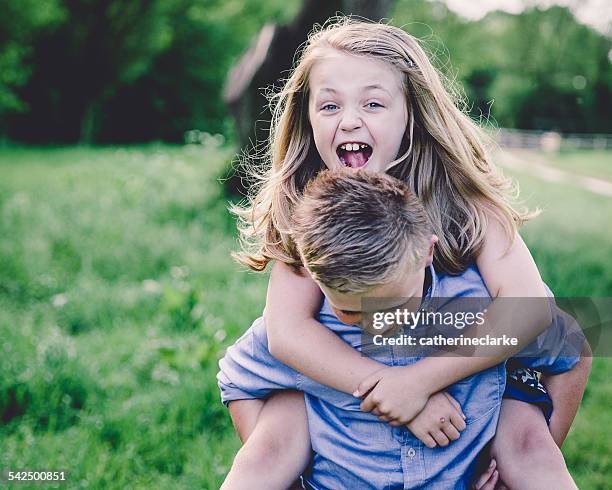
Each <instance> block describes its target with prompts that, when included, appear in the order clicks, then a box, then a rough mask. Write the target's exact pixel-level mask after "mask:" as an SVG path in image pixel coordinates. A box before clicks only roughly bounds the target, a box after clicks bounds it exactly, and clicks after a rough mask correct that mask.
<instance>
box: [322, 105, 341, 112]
mask: <svg viewBox="0 0 612 490" xmlns="http://www.w3.org/2000/svg"><path fill="white" fill-rule="evenodd" d="M337 108H338V106H337V105H336V104H325V105H324V106H323V107H322V109H323V110H324V111H334V110H336V109H337Z"/></svg>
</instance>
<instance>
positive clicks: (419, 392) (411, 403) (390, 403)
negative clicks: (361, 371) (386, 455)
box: [353, 366, 431, 426]
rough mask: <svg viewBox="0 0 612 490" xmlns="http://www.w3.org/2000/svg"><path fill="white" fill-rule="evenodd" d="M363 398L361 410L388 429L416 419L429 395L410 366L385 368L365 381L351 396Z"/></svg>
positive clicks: (426, 388)
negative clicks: (371, 415) (390, 426)
mask: <svg viewBox="0 0 612 490" xmlns="http://www.w3.org/2000/svg"><path fill="white" fill-rule="evenodd" d="M353 396H356V397H358V398H363V397H365V398H364V400H363V401H362V402H361V410H363V411H364V412H372V413H373V414H374V415H377V416H378V417H379V418H380V419H381V420H382V421H384V422H391V425H394V426H399V425H406V424H407V423H408V422H410V421H411V420H412V419H413V418H414V417H416V416H417V415H418V414H419V413H420V412H421V410H423V407H425V404H426V403H427V400H429V397H430V396H431V393H430V391H429V389H428V387H427V384H426V383H424V382H423V380H422V379H421V377H420V376H417V371H416V370H415V368H414V367H413V366H401V367H397V366H395V367H387V368H384V369H381V370H379V371H376V372H375V373H373V374H371V375H370V376H368V377H367V378H365V379H364V380H363V381H362V382H361V383H359V387H358V388H357V390H356V391H355V392H354V393H353Z"/></svg>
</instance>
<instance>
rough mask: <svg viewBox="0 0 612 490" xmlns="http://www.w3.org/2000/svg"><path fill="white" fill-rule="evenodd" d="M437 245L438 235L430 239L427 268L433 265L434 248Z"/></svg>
mask: <svg viewBox="0 0 612 490" xmlns="http://www.w3.org/2000/svg"><path fill="white" fill-rule="evenodd" d="M436 243H438V237H437V236H436V235H431V237H430V238H429V251H428V253H427V267H429V266H430V265H431V264H432V263H433V255H434V248H435V246H436Z"/></svg>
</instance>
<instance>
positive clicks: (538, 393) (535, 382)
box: [503, 364, 553, 424]
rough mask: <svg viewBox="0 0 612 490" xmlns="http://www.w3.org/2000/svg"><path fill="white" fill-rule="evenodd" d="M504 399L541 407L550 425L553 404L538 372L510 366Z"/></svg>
mask: <svg viewBox="0 0 612 490" xmlns="http://www.w3.org/2000/svg"><path fill="white" fill-rule="evenodd" d="M503 397H504V398H509V399H511V400H519V401H521V402H525V403H530V404H532V405H536V406H538V407H540V409H541V410H542V413H543V414H544V418H546V423H547V424H550V416H551V415H552V411H553V403H552V400H551V398H550V396H549V394H548V391H546V388H545V387H544V385H543V384H542V383H541V382H540V373H538V372H537V371H536V370H534V369H531V368H528V367H523V366H511V365H510V364H509V365H508V372H507V374H506V390H505V391H504V396H503Z"/></svg>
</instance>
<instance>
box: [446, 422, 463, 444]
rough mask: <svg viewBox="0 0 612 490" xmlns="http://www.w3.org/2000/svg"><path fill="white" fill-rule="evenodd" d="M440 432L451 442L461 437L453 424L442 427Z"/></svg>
mask: <svg viewBox="0 0 612 490" xmlns="http://www.w3.org/2000/svg"><path fill="white" fill-rule="evenodd" d="M442 432H444V433H445V434H446V437H448V438H449V440H451V441H456V440H457V439H459V436H460V435H461V434H459V431H458V430H457V428H456V427H455V426H454V425H453V424H451V423H448V422H447V423H446V424H444V426H443V427H442Z"/></svg>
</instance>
